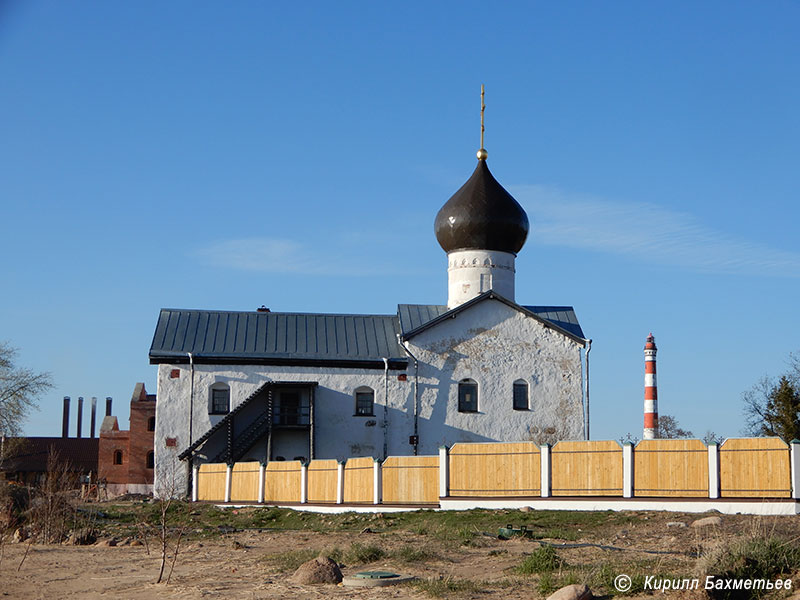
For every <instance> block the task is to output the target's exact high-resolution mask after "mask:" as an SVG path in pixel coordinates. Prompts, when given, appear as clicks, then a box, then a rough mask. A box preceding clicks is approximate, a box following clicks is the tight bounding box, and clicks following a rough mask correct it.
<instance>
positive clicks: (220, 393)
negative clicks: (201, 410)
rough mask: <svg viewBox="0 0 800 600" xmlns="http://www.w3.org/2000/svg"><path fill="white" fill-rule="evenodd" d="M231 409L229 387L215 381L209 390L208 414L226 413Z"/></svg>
mask: <svg viewBox="0 0 800 600" xmlns="http://www.w3.org/2000/svg"><path fill="white" fill-rule="evenodd" d="M230 411H231V388H230V387H228V386H227V385H226V384H224V383H215V384H214V385H212V386H211V389H210V390H209V398H208V414H210V415H227V414H228V413H229V412H230Z"/></svg>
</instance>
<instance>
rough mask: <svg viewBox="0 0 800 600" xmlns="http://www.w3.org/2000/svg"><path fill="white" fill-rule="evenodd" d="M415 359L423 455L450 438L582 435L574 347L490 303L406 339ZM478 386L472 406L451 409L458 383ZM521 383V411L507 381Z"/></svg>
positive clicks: (576, 348) (576, 347)
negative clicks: (525, 397)
mask: <svg viewBox="0 0 800 600" xmlns="http://www.w3.org/2000/svg"><path fill="white" fill-rule="evenodd" d="M409 348H410V350H411V352H412V354H414V355H415V356H416V357H417V358H418V359H419V361H420V381H421V384H420V387H421V394H420V397H421V406H422V410H421V414H420V417H421V418H420V441H421V444H422V446H421V452H422V453H423V454H430V453H433V452H434V451H435V450H436V448H437V447H438V446H440V445H443V444H446V445H452V444H453V443H454V442H456V441H464V442H480V441H492V440H501V441H525V440H537V439H541V438H542V437H543V435H542V434H543V433H545V432H547V431H550V430H554V433H555V435H556V436H557V437H559V438H560V439H582V438H583V377H582V363H581V349H582V346H581V345H580V344H578V343H577V342H575V341H573V340H572V339H570V338H568V337H566V336H564V335H563V334H561V333H558V332H556V331H554V330H553V329H551V328H548V327H546V326H545V325H543V324H542V323H540V322H539V321H537V320H536V319H533V318H532V317H529V316H526V315H524V314H523V313H521V312H519V311H517V310H514V309H512V308H510V307H509V306H507V305H506V304H503V303H502V302H500V301H497V300H488V301H484V302H480V303H478V304H476V305H474V306H472V307H470V308H468V309H466V310H465V311H463V312H460V313H458V314H457V316H456V317H455V318H454V319H448V320H446V321H444V322H442V323H440V324H439V325H437V326H435V327H433V328H431V329H428V330H427V331H424V332H422V333H421V334H419V335H418V336H416V337H414V338H412V339H411V340H410V341H409ZM463 379H472V380H473V381H475V382H476V383H477V384H478V411H477V412H475V413H471V412H459V410H458V383H459V381H461V380H463ZM517 380H524V381H525V382H527V383H528V391H529V406H530V408H529V410H514V408H513V384H514V382H515V381H517Z"/></svg>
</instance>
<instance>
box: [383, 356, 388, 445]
mask: <svg viewBox="0 0 800 600" xmlns="http://www.w3.org/2000/svg"><path fill="white" fill-rule="evenodd" d="M388 435H389V359H388V358H384V359H383V460H386V457H387V456H388V455H389V441H388V437H387V436H388Z"/></svg>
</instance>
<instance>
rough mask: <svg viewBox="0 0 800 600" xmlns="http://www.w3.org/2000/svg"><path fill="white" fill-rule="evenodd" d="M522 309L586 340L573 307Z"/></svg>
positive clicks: (532, 307)
mask: <svg viewBox="0 0 800 600" xmlns="http://www.w3.org/2000/svg"><path fill="white" fill-rule="evenodd" d="M522 308H524V309H526V310H529V311H531V312H532V313H533V314H535V315H536V316H538V317H541V318H542V319H544V320H545V321H550V322H551V323H552V324H553V325H557V326H559V327H561V329H564V330H566V331H569V332H570V333H571V334H573V335H577V336H578V337H579V338H583V339H586V336H585V335H583V329H581V326H580V323H578V317H577V316H576V315H575V310H574V309H573V308H572V307H571V306H525V305H522Z"/></svg>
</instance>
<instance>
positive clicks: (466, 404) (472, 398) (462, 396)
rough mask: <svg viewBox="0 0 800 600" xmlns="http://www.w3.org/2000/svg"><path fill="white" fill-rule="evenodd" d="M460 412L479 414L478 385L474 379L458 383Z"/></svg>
mask: <svg viewBox="0 0 800 600" xmlns="http://www.w3.org/2000/svg"><path fill="white" fill-rule="evenodd" d="M458 412H478V384H477V383H476V382H475V381H474V380H472V379H462V380H461V381H459V382H458Z"/></svg>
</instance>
